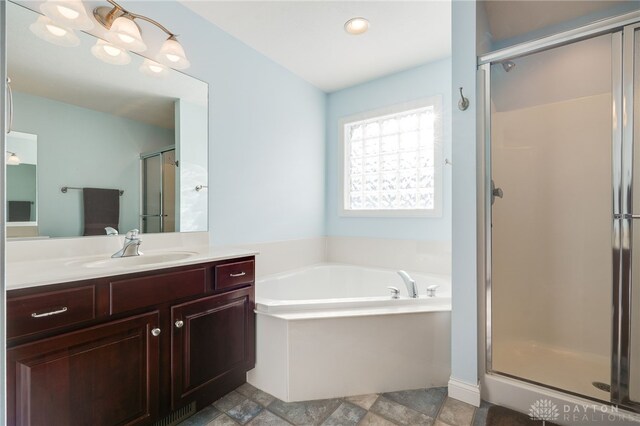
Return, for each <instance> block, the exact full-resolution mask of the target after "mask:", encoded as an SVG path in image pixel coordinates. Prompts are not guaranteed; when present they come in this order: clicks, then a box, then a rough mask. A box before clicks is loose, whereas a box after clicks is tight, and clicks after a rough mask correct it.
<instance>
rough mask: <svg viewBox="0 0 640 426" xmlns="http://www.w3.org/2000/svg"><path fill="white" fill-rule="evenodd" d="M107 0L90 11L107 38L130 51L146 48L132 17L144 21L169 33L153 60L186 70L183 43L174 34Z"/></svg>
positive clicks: (139, 50)
mask: <svg viewBox="0 0 640 426" xmlns="http://www.w3.org/2000/svg"><path fill="white" fill-rule="evenodd" d="M107 1H108V2H109V3H110V4H111V7H110V6H100V7H97V8H95V9H94V10H93V16H94V18H95V19H96V21H98V23H99V24H100V25H102V26H103V27H104V28H106V29H107V30H108V31H109V33H108V41H110V42H111V43H112V44H114V45H116V46H118V47H122V48H124V49H127V50H130V51H132V52H143V51H145V50H146V49H147V46H146V44H145V43H144V41H143V40H142V34H141V30H140V27H139V26H138V24H137V23H136V22H135V20H136V19H139V20H142V21H146V22H149V23H150V24H152V25H154V26H156V27H157V28H159V29H160V30H162V31H163V32H164V33H166V34H167V36H168V37H167V40H166V41H165V42H164V44H163V45H162V47H161V48H160V52H159V53H158V55H157V56H156V60H157V61H158V62H159V63H160V64H163V65H166V66H168V67H171V68H175V69H179V70H182V69H186V68H188V67H189V66H190V65H191V64H190V62H189V60H188V59H187V57H186V55H185V53H184V49H183V47H182V45H180V43H179V42H178V40H177V36H176V34H174V33H172V32H171V31H169V30H168V29H167V28H166V27H165V26H163V25H162V24H160V23H159V22H158V21H155V20H153V19H151V18H148V17H146V16H144V15H139V14H137V13H133V12H131V11H129V10H127V9H125V8H123V7H122V6H121V5H119V4H118V3H116V2H115V1H113V0H107Z"/></svg>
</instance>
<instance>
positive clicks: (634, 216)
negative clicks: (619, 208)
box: [613, 213, 640, 219]
mask: <svg viewBox="0 0 640 426" xmlns="http://www.w3.org/2000/svg"><path fill="white" fill-rule="evenodd" d="M613 218H614V219H640V214H629V213H625V214H614V215H613Z"/></svg>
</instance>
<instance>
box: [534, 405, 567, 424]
mask: <svg viewBox="0 0 640 426" xmlns="http://www.w3.org/2000/svg"><path fill="white" fill-rule="evenodd" d="M529 417H530V418H531V420H542V424H544V422H545V421H547V420H548V421H552V420H558V418H559V417H560V411H559V410H558V406H557V405H556V404H554V403H553V402H552V401H551V400H548V399H539V400H537V401H536V402H534V403H533V404H531V408H529Z"/></svg>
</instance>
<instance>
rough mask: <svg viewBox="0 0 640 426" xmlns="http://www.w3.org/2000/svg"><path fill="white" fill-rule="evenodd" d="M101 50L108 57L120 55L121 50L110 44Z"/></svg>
mask: <svg viewBox="0 0 640 426" xmlns="http://www.w3.org/2000/svg"><path fill="white" fill-rule="evenodd" d="M102 48H103V49H104V51H105V53H106V54H107V55H109V56H118V55H119V54H120V53H122V49H120V48H119V47H116V46H114V45H112V44H105V45H104V46H102Z"/></svg>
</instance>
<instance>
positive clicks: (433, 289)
mask: <svg viewBox="0 0 640 426" xmlns="http://www.w3.org/2000/svg"><path fill="white" fill-rule="evenodd" d="M438 287H440V286H439V285H437V284H433V285H430V286H429V287H427V297H436V289H437V288H438Z"/></svg>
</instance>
